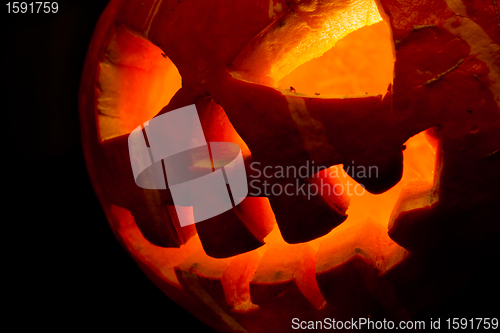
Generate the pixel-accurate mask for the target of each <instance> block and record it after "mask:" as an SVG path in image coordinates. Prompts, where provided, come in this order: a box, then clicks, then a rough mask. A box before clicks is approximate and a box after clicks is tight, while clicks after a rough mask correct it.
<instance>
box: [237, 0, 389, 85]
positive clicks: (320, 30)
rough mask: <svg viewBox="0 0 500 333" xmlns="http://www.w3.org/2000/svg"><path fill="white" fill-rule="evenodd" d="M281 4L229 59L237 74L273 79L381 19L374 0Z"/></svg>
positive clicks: (271, 80)
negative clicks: (234, 56)
mask: <svg viewBox="0 0 500 333" xmlns="http://www.w3.org/2000/svg"><path fill="white" fill-rule="evenodd" d="M280 8H281V11H280V12H279V13H276V12H273V17H275V16H276V18H275V19H274V20H273V21H272V23H271V24H269V25H268V26H267V27H266V28H265V29H264V30H262V31H261V32H260V33H259V34H258V35H257V36H255V37H254V38H253V39H252V40H250V41H249V42H248V43H247V45H246V46H245V47H244V48H243V50H242V51H241V52H240V53H239V55H238V56H237V57H236V58H235V59H234V60H233V61H232V63H231V65H230V69H231V71H232V72H236V73H237V74H238V76H239V77H240V78H242V79H245V80H248V81H253V82H260V83H270V82H276V81H278V80H280V79H281V78H283V77H284V76H285V75H286V74H288V73H290V72H291V71H292V70H294V69H295V68H296V67H298V66H300V65H301V64H304V63H306V62H307V61H309V60H311V59H314V58H317V57H320V56H321V55H323V54H324V53H325V52H326V51H328V50H329V49H331V48H332V47H333V46H334V45H335V43H336V42H337V41H338V40H340V39H342V38H343V37H345V36H346V35H348V34H349V33H351V32H353V31H355V30H357V29H360V28H362V27H364V26H369V25H372V24H374V23H377V22H380V21H381V20H382V18H381V16H380V14H379V12H378V9H377V5H376V3H375V1H373V0H361V1H355V2H351V1H335V2H326V1H325V2H323V1H296V2H287V6H286V7H285V8H282V6H280ZM270 14H271V13H270Z"/></svg>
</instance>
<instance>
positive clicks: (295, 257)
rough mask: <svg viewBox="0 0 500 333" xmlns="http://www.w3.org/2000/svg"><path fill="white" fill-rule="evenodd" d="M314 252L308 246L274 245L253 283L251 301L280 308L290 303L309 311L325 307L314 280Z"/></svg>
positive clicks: (264, 306)
mask: <svg viewBox="0 0 500 333" xmlns="http://www.w3.org/2000/svg"><path fill="white" fill-rule="evenodd" d="M315 255H316V253H315V251H314V250H313V249H312V248H311V247H310V245H308V244H297V245H287V244H282V245H277V244H272V245H270V246H269V248H268V250H267V251H266V252H265V253H264V256H263V257H262V259H261V261H260V262H259V266H258V267H257V271H256V272H255V275H254V276H253V279H252V281H251V282H250V295H251V299H252V302H253V303H255V304H258V305H259V306H260V307H261V308H268V307H269V308H272V309H279V308H284V307H287V306H288V305H289V304H294V305H295V306H296V310H295V311H297V313H296V314H298V313H300V312H299V311H301V310H300V309H302V310H304V311H305V312H304V313H306V312H308V311H312V309H320V308H322V307H323V305H324V299H323V297H322V296H321V294H320V292H319V289H318V287H317V284H316V282H315V277H314V265H315V264H314V263H315Z"/></svg>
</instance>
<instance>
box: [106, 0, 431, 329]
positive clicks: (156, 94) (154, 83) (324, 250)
mask: <svg viewBox="0 0 500 333" xmlns="http://www.w3.org/2000/svg"><path fill="white" fill-rule="evenodd" d="M374 6H375V4H374V3H373V2H371V1H367V2H366V6H365V7H363V10H361V11H360V12H361V14H359V15H364V16H363V17H364V18H365V21H363V22H361V23H360V22H358V21H355V23H356V24H354V23H353V24H351V26H352V27H351V28H349V29H346V30H345V31H343V32H342V33H340V34H338V36H336V38H330V39H325V38H323V35H327V32H325V31H322V30H321V29H319V28H315V27H314V24H317V25H318V26H322V25H321V22H319V21H321V19H320V18H318V17H317V16H315V17H314V20H316V21H314V20H313V21H312V22H308V23H307V24H302V23H301V22H302V21H304V18H303V17H300V15H297V14H298V13H299V12H300V11H301V10H303V12H304V15H305V16H307V15H309V13H311V12H314V11H308V10H309V9H310V8H305V9H300V8H295V9H293V10H289V11H288V12H286V15H285V14H283V15H277V13H275V12H274V11H271V10H270V15H277V18H276V20H275V21H274V22H273V24H272V25H270V26H268V28H266V29H267V30H265V31H267V32H269V31H271V32H272V33H268V34H266V33H264V32H265V31H264V32H263V33H261V34H260V35H259V36H257V37H256V39H255V40H254V41H251V42H250V43H249V44H248V45H247V47H246V48H245V49H244V50H243V51H242V52H241V53H240V56H238V57H237V58H236V59H235V60H234V61H233V62H232V63H231V64H230V65H228V69H229V72H230V73H231V75H232V78H233V79H236V80H239V81H241V82H251V83H252V84H261V85H264V86H265V85H267V86H273V87H274V88H275V89H276V90H277V91H279V92H277V94H281V95H282V96H285V97H286V98H288V101H289V111H290V112H291V113H293V112H292V110H291V109H290V108H292V105H294V104H293V102H290V101H294V98H302V97H301V96H302V95H307V98H309V99H318V100H326V101H328V100H335V99H336V100H356V99H359V100H367V98H375V96H376V95H378V94H382V95H384V94H385V92H386V91H387V89H388V86H389V84H390V83H391V80H392V66H393V51H392V45H391V39H390V32H389V30H388V28H387V26H386V25H385V23H383V22H378V21H380V20H381V18H380V16H378V11H376V7H374ZM370 8H371V9H370ZM374 8H375V12H373V9H374ZM370 10H371V11H370ZM346 13H347V14H345V15H346V17H351V20H352V17H353V15H354V14H353V13H352V12H351V11H347V12H346ZM370 13H371V14H370ZM340 21H342V20H340ZM332 22H334V21H332ZM377 22H378V23H377ZM341 23H342V22H341ZM332 24H333V23H332ZM339 24H340V23H339ZM344 25H345V22H344ZM365 25H366V26H365ZM334 28H335V25H332V27H331V28H329V29H328V30H332V29H333V30H335V29H334ZM273 29H274V30H273ZM277 29H278V30H279V32H276V30H277ZM287 29H290V30H287ZM338 30H339V29H337V31H338ZM311 31H313V32H314V33H315V34H316V33H317V34H320V35H321V36H320V37H318V36H319V35H314V38H313V37H310V38H305V37H304V36H306V35H307V34H309V33H311ZM283 34H293V35H296V36H301V34H302V35H304V36H302V37H300V38H301V39H300V41H308V42H307V43H299V42H297V43H294V42H293V41H291V42H290V41H289V42H288V44H287V45H290V50H291V51H290V52H288V53H279V56H280V58H279V59H276V56H275V55H276V52H275V51H272V50H274V48H279V49H282V47H279V45H277V44H279V43H278V41H280V40H283ZM312 41H315V42H316V43H312ZM320 42H321V43H322V44H321V43H320ZM266 45H273V48H269V47H266ZM333 45H336V46H335V47H333ZM269 50H271V51H272V52H271V51H269ZM294 50H297V52H295V51H294ZM299 51H300V52H299ZM325 52H326V53H325ZM323 53H324V54H325V55H323V56H322V57H319V58H318V59H313V58H315V57H318V56H320V55H322V54H323ZM297 54H300V55H303V56H301V58H298V56H297ZM304 55H305V56H304ZM259 64H260V65H259ZM301 64H303V65H301ZM300 65H301V66H300ZM256 68H257V69H258V70H255V69H256ZM179 88H180V76H179V74H178V72H177V70H176V68H175V66H174V65H173V63H172V62H170V60H169V59H168V58H165V56H164V54H163V52H162V51H161V50H160V49H159V48H158V47H156V46H154V45H153V44H152V43H150V42H149V41H148V40H146V39H144V38H143V37H141V36H139V35H138V34H136V33H135V32H133V31H132V30H130V29H128V28H126V27H124V26H118V27H117V28H116V29H115V31H114V33H113V34H111V36H110V39H109V43H108V45H107V48H106V50H105V52H104V54H103V57H102V59H101V62H100V76H99V80H98V89H97V91H98V94H97V95H98V96H97V109H98V131H99V136H100V139H101V142H102V144H103V146H105V147H106V148H105V149H108V150H107V151H113V149H115V148H113V147H114V145H115V144H116V145H118V146H119V145H120V144H119V142H120V140H121V138H123V137H124V136H126V135H127V134H128V133H130V131H131V130H133V129H134V128H135V127H137V126H138V125H140V124H141V123H143V122H145V121H147V120H149V119H151V118H152V117H154V116H155V115H156V114H157V113H158V110H160V109H161V108H162V107H163V106H165V105H167V104H168V103H169V101H170V100H171V97H172V96H173V95H174V93H175V92H176V91H177V90H178V89H179ZM209 93H210V91H209ZM215 95H216V92H214V96H215ZM333 95H337V96H343V97H333ZM381 99H382V98H381V97H380V100H381ZM369 101H371V100H369ZM221 105H222V107H223V106H224V105H223V103H220V104H217V103H215V102H214V100H212V99H211V97H203V98H201V99H200V102H199V107H201V108H202V109H203V110H212V111H213V110H215V111H213V113H214V114H217V115H220V116H221V117H222V114H223V112H222V113H221V110H222V109H221ZM207 112H208V111H207ZM298 112H299V111H298ZM299 113H300V112H299ZM297 117H298V118H297V119H302V118H300V117H301V115H300V114H299V115H298V116H297ZM292 118H293V117H292ZM230 120H231V121H232V119H231V117H230ZM295 120H296V119H295ZM295 120H294V121H295ZM222 121H223V122H225V123H226V124H227V126H228V127H230V128H228V130H227V133H225V138H228V137H232V138H233V140H234V141H233V142H236V143H239V144H241V148H242V150H243V151H244V152H246V153H247V155H249V154H250V152H249V148H248V147H247V145H246V144H245V142H243V141H242V140H241V138H240V136H238V135H237V134H235V132H234V129H233V127H232V126H231V123H230V122H229V120H227V118H224V119H223V120H222ZM306 123H307V121H306ZM296 124H297V126H298V127H300V125H299V124H298V123H297V121H296ZM234 125H235V127H237V126H236V124H234ZM210 126H212V125H210V124H209V125H207V127H208V129H207V131H208V132H210ZM308 131H309V127H307V126H305V127H304V128H303V130H301V129H300V128H299V129H298V132H299V135H300V137H301V138H302V140H304V142H306V141H307V140H308V135H309V132H308ZM242 136H244V135H242ZM313 138H314V137H313ZM309 139H310V137H309ZM245 141H246V140H245ZM313 141H314V140H313ZM312 146H314V144H312ZM435 149H436V144H435V143H434V144H431V143H429V142H428V141H427V139H426V137H425V135H424V133H420V134H418V135H416V136H414V137H412V138H411V139H410V140H408V141H407V142H406V144H405V147H404V152H403V154H404V172H403V175H402V179H401V181H399V182H398V183H397V185H395V186H393V187H392V188H391V189H390V190H387V191H385V192H384V193H382V194H378V195H375V194H370V193H368V192H366V191H359V192H358V193H354V192H351V195H348V197H349V200H350V204H349V208H348V209H347V215H348V218H347V220H346V221H345V222H343V223H342V224H340V225H339V226H337V227H335V228H333V230H331V231H329V232H327V233H325V234H324V235H321V236H318V237H314V239H312V240H310V241H306V242H291V243H297V244H290V243H287V242H285V240H284V239H283V237H282V234H281V233H280V227H279V226H278V225H277V224H276V221H275V216H274V215H273V211H272V209H271V207H270V206H269V204H268V203H267V204H266V203H265V202H264V203H262V202H261V203H259V204H256V205H255V206H258V205H263V206H265V207H262V208H263V212H261V213H259V214H260V215H259V214H257V215H258V216H257V217H252V219H251V222H249V223H256V224H259V223H260V222H259V221H260V220H262V221H265V222H262V223H263V226H257V227H255V226H249V225H247V224H245V223H242V226H241V227H242V228H243V229H244V228H245V227H246V228H247V230H246V232H247V234H249V235H250V236H248V237H253V239H252V241H255V240H256V242H257V243H259V242H260V243H261V244H260V243H259V246H257V248H255V249H250V250H249V249H246V250H241V251H240V250H239V249H240V248H239V245H234V243H237V242H245V240H244V239H243V240H241V239H234V238H232V237H231V234H230V233H229V234H227V235H225V234H224V232H221V231H220V230H217V229H216V228H215V229H214V228H208V229H210V230H207V228H206V227H205V228H204V227H202V226H201V224H200V226H196V229H198V230H196V229H195V227H193V226H191V227H189V228H188V227H184V228H180V227H179V226H177V225H176V218H175V214H174V213H173V210H172V209H171V207H169V205H168V204H164V203H163V202H162V195H163V194H162V193H160V191H156V192H155V191H142V190H141V191H142V192H141V191H139V190H138V189H135V190H134V191H135V192H132V194H131V195H133V193H139V194H140V195H141V196H144V197H145V198H146V202H147V204H146V207H142V210H141V209H137V208H130V207H128V203H129V201H128V200H127V199H123V198H121V197H120V195H117V196H116V198H114V200H113V199H111V200H110V203H111V205H110V206H109V211H108V213H109V216H108V218H109V219H110V222H111V224H112V226H113V229H114V230H115V231H116V233H117V236H118V237H119V238H120V240H121V241H122V242H123V243H124V245H125V246H126V247H127V248H128V250H129V251H130V252H131V253H133V255H134V257H135V258H136V259H137V260H138V261H140V263H141V265H143V266H144V267H146V270H150V271H152V272H154V274H156V275H158V276H159V277H160V278H161V279H163V280H164V281H166V283H167V284H169V285H170V286H171V287H172V288H174V289H175V288H177V289H179V290H182V289H189V290H190V291H191V292H192V293H194V294H195V295H196V296H197V297H199V298H200V299H201V300H202V301H203V302H205V303H206V305H207V306H209V307H211V308H212V309H214V311H216V312H217V313H218V314H220V315H221V316H222V317H223V318H224V320H227V321H228V322H231V319H230V318H226V317H227V315H226V314H224V313H225V311H232V313H248V312H251V311H254V310H256V309H258V308H259V307H266V304H270V303H272V302H274V297H275V296H276V295H278V294H285V295H289V296H287V297H291V298H290V299H304V300H306V301H305V303H307V305H305V307H306V308H309V307H311V309H316V310H318V309H323V308H324V307H325V306H326V304H327V303H329V304H335V303H338V302H342V301H343V298H342V297H345V295H348V294H349V293H348V292H347V293H345V294H343V293H339V292H338V290H336V289H335V288H340V287H331V284H332V281H337V282H338V283H339V284H342V283H344V285H345V286H346V288H350V287H349V281H347V280H345V275H343V274H344V273H345V272H343V271H342V270H345V269H347V270H350V269H352V270H353V271H356V270H357V267H359V265H361V266H362V267H370V269H374V271H373V272H376V273H372V272H371V271H370V272H369V273H366V272H365V268H362V269H361V271H363V272H364V273H362V274H365V273H366V274H379V275H382V274H384V272H386V271H387V270H388V269H390V268H391V267H393V266H394V265H395V264H397V263H398V262H399V261H400V260H401V259H402V258H404V256H405V255H406V251H405V249H404V248H402V247H401V246H399V245H398V244H396V243H395V242H394V241H392V240H391V239H390V238H389V236H388V234H387V229H388V225H389V224H390V222H391V219H394V218H395V216H396V215H397V214H398V213H399V212H400V211H406V210H409V209H413V208H418V207H421V206H425V205H427V206H428V205H430V204H432V203H433V202H434V201H435V200H436V198H430V199H429V200H427V201H425V200H424V201H422V202H421V203H420V205H421V206H418V205H417V206H414V207H407V206H404V204H398V200H402V199H401V197H402V196H401V192H402V190H403V188H406V189H409V191H410V192H408V190H405V193H406V194H404V195H403V197H404V196H408V195H409V196H411V195H412V194H411V193H412V192H411V191H414V192H418V193H421V192H425V191H427V192H429V191H431V189H432V187H433V186H434V178H435V175H434V168H435V165H436V158H435ZM250 150H252V148H250ZM306 150H307V149H306ZM252 153H253V151H252ZM271 153H272V151H271ZM309 153H311V154H312V152H311V151H310V150H309ZM319 160H320V161H323V160H322V159H321V158H319ZM327 160H328V159H327ZM355 163H356V162H355V161H353V164H352V165H351V167H353V168H354V167H355ZM327 166H328V167H330V169H329V170H330V171H331V172H332V173H334V174H335V175H336V176H335V178H336V180H337V181H338V183H339V184H341V185H342V188H344V189H346V190H347V189H348V188H349V185H348V184H349V183H350V184H352V186H355V185H356V184H358V182H357V181H356V180H354V179H353V178H352V177H350V175H349V174H347V173H348V167H349V165H348V164H346V163H344V167H345V168H346V169H347V170H344V169H342V166H341V165H333V166H332V165H327ZM351 170H352V169H351ZM110 177H111V176H110ZM361 192H362V193H361ZM408 193H410V194H408ZM118 197H119V198H118ZM266 200H267V199H266ZM252 207H253V206H252ZM134 209H135V211H134ZM187 213H189V212H187ZM141 214H143V216H141ZM139 219H142V220H143V221H142V222H140V221H138V220H139ZM148 219H150V220H155V221H154V223H160V224H161V223H168V224H170V225H171V226H170V227H169V228H167V229H168V233H171V235H166V236H165V237H171V238H172V239H173V241H172V242H173V244H174V245H175V246H171V247H160V246H156V245H153V244H152V243H151V242H150V241H149V240H148V237H145V233H144V230H142V232H141V230H140V229H139V228H138V226H137V225H138V224H139V225H140V224H141V223H147V221H146V222H145V221H144V220H148ZM307 222H308V221H304V223H305V224H307ZM264 224H265V225H264ZM330 229H332V228H330ZM202 233H203V236H201V235H202ZM292 234H293V232H292ZM226 236H227V237H226ZM242 237H243V238H244V237H246V234H245V233H243V236H242ZM160 238H161V237H160ZM210 239H211V240H212V242H213V240H214V239H215V240H216V243H217V244H216V245H207V244H208V243H210ZM204 242H207V244H205V243H204ZM262 244H264V245H262ZM260 245H262V246H260ZM209 246H216V247H217V250H216V251H215V252H216V253H217V255H208V254H207V252H208V253H209V254H211V253H210V250H208V251H207V247H209ZM235 247H236V248H237V249H236V250H234V248H235ZM238 251H240V252H238ZM219 253H222V254H221V255H219ZM224 253H228V254H230V255H224ZM214 257H228V258H214ZM358 287H359V286H358ZM332 288H334V289H335V291H334V292H332ZM346 311H347V310H346Z"/></svg>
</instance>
